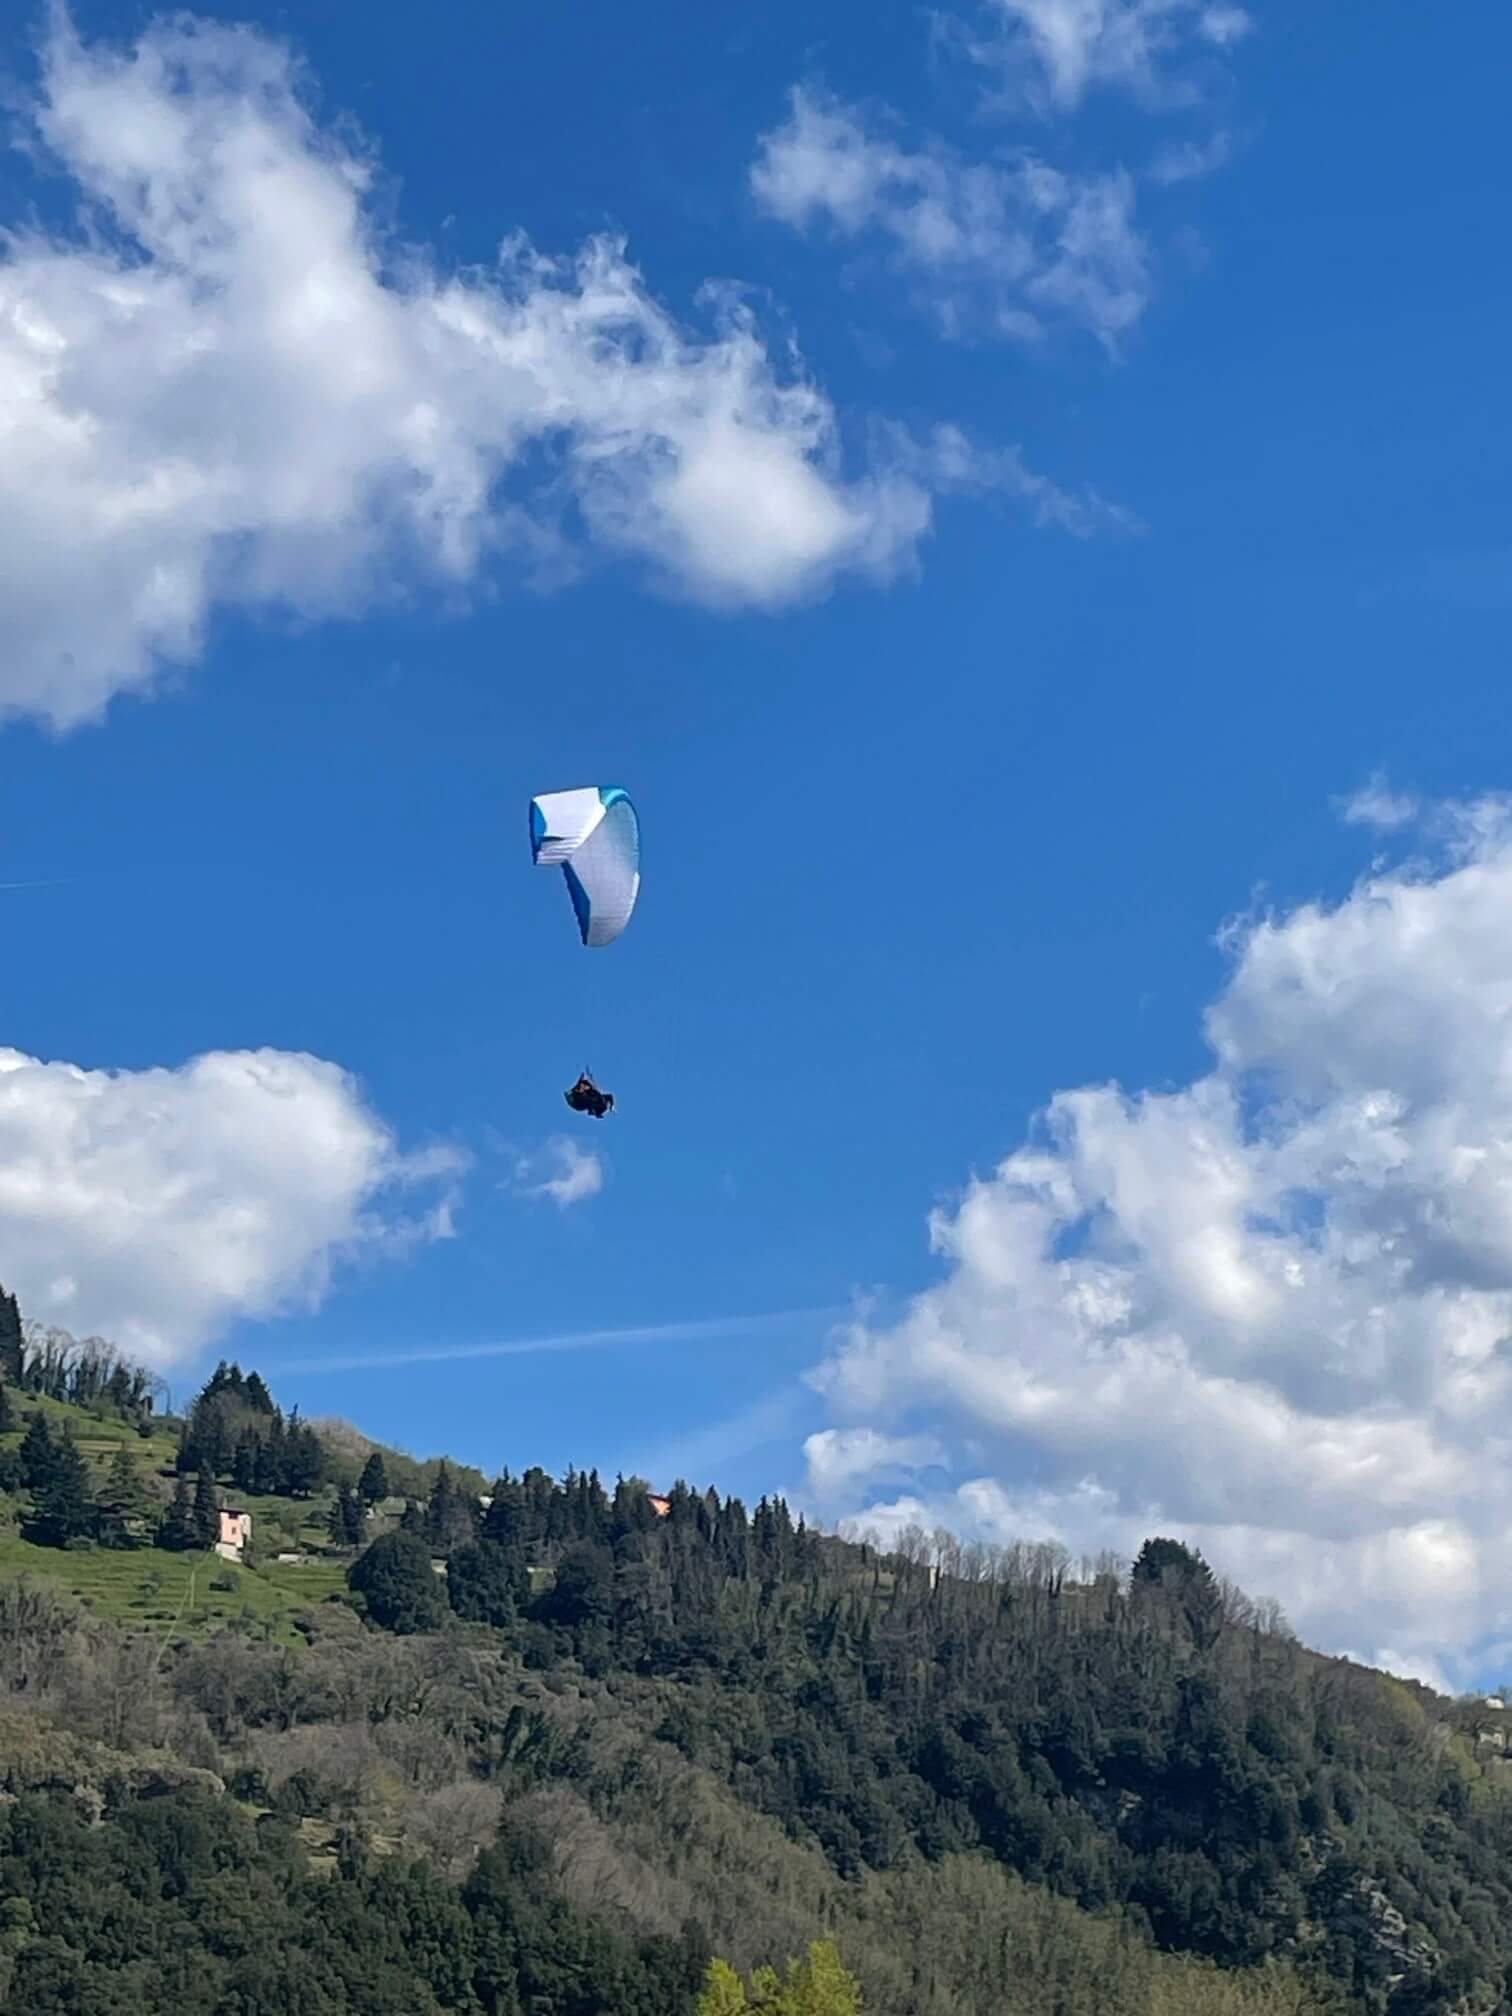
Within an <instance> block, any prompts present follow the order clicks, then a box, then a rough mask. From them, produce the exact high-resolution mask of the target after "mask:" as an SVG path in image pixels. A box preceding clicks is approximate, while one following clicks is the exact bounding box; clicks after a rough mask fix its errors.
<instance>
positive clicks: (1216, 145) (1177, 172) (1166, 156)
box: [1150, 130, 1234, 188]
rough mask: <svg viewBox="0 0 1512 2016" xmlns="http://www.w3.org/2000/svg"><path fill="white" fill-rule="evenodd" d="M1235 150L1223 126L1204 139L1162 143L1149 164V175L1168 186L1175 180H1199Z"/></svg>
mask: <svg viewBox="0 0 1512 2016" xmlns="http://www.w3.org/2000/svg"><path fill="white" fill-rule="evenodd" d="M1233 151H1234V143H1233V140H1232V139H1231V138H1230V136H1229V135H1228V134H1227V133H1226V132H1223V131H1222V130H1220V131H1218V132H1217V133H1213V134H1211V135H1210V136H1209V137H1208V138H1207V139H1206V140H1178V141H1173V142H1172V143H1171V144H1170V145H1169V146H1166V147H1162V148H1161V150H1160V152H1159V153H1158V154H1157V155H1156V156H1155V159H1154V160H1153V162H1151V164H1150V179H1151V181H1152V182H1159V183H1161V184H1163V185H1164V186H1165V187H1166V188H1170V187H1171V186H1172V185H1173V184H1175V183H1177V182H1198V181H1200V180H1201V179H1202V177H1203V176H1205V175H1213V174H1216V173H1217V171H1218V170H1219V169H1220V168H1222V167H1223V166H1224V165H1225V163H1226V162H1227V161H1228V159H1229V157H1230V155H1231V154H1232V153H1233Z"/></svg>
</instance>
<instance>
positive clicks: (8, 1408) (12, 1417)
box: [0, 1379, 16, 1435]
mask: <svg viewBox="0 0 1512 2016" xmlns="http://www.w3.org/2000/svg"><path fill="white" fill-rule="evenodd" d="M15 1425H16V1410H15V1408H14V1407H13V1406H12V1405H11V1397H10V1388H9V1386H7V1385H6V1384H5V1382H4V1380H3V1379H0V1435H9V1434H10V1432H11V1430H12V1429H13V1428H14V1427H15Z"/></svg>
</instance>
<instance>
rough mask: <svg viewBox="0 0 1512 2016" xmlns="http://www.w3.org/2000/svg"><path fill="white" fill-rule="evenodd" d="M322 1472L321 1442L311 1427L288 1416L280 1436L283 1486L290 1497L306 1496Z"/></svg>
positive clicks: (316, 1489)
mask: <svg viewBox="0 0 1512 2016" xmlns="http://www.w3.org/2000/svg"><path fill="white" fill-rule="evenodd" d="M324 1476H325V1445H324V1443H323V1442H322V1441H321V1439H320V1437H319V1436H318V1435H317V1434H316V1433H315V1431H314V1429H313V1428H307V1427H306V1426H305V1424H304V1423H303V1422H302V1421H301V1420H300V1418H299V1413H298V1410H297V1409H296V1410H295V1412H294V1413H293V1414H291V1415H290V1416H289V1424H288V1428H287V1430H286V1433H285V1438H284V1463H283V1488H284V1490H285V1491H287V1492H288V1493H289V1495H290V1497H292V1498H308V1497H309V1496H310V1494H311V1493H312V1492H314V1491H318V1490H319V1489H320V1484H321V1480H322V1479H323V1478H324Z"/></svg>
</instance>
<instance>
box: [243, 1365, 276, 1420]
mask: <svg viewBox="0 0 1512 2016" xmlns="http://www.w3.org/2000/svg"><path fill="white" fill-rule="evenodd" d="M242 1397H243V1398H244V1399H245V1401H246V1403H247V1405H248V1406H249V1407H251V1408H254V1409H255V1410H256V1412H257V1413H259V1414H271V1413H272V1412H273V1395H272V1394H271V1393H270V1392H269V1391H268V1389H267V1387H266V1386H265V1385H264V1384H263V1379H262V1374H261V1373H260V1372H249V1373H248V1374H247V1384H246V1387H245V1389H244V1391H243V1395H242Z"/></svg>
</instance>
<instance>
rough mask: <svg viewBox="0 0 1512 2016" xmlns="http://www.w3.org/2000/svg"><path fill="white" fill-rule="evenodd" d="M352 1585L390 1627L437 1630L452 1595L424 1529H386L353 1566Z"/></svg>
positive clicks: (406, 1630) (349, 1572) (386, 1627)
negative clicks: (437, 1570) (445, 1589)
mask: <svg viewBox="0 0 1512 2016" xmlns="http://www.w3.org/2000/svg"><path fill="white" fill-rule="evenodd" d="M347 1587H348V1588H349V1589H354V1590H356V1592H357V1593H358V1594H359V1595H360V1596H362V1597H363V1598H364V1599H365V1600H366V1603H367V1614H368V1615H369V1617H371V1618H372V1620H373V1622H374V1623H375V1624H381V1625H382V1626H383V1628H384V1630H385V1631H397V1632H399V1633H400V1634H402V1635H405V1634H408V1633H410V1632H412V1631H434V1630H435V1629H436V1627H437V1626H438V1625H439V1624H440V1622H441V1620H442V1618H443V1617H444V1616H445V1615H446V1597H445V1594H444V1592H443V1590H442V1587H441V1583H440V1581H439V1580H438V1578H437V1576H436V1573H435V1571H434V1569H433V1568H432V1567H431V1557H430V1549H429V1548H428V1547H427V1546H426V1544H425V1542H424V1541H423V1540H422V1539H421V1537H420V1535H419V1534H418V1533H383V1534H380V1535H379V1537H378V1538H377V1539H376V1540H375V1541H374V1542H373V1544H372V1546H371V1547H369V1548H368V1549H367V1550H366V1551H365V1552H364V1553H362V1554H359V1555H358V1556H357V1559H356V1560H355V1561H354V1562H353V1563H352V1565H351V1567H350V1568H349V1569H348V1570H347Z"/></svg>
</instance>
